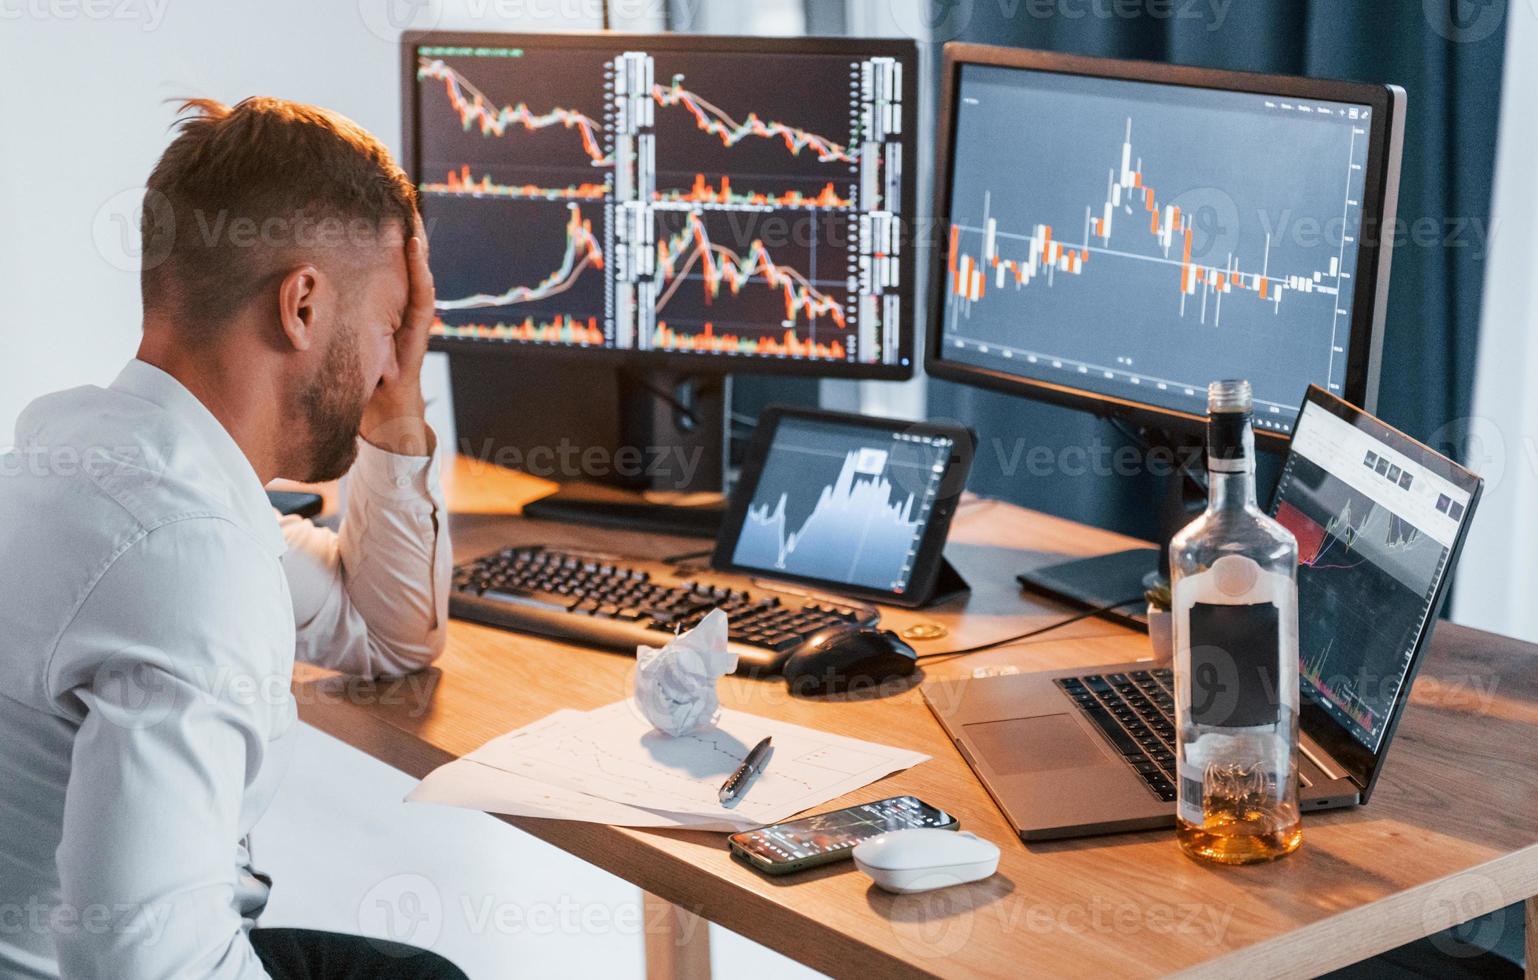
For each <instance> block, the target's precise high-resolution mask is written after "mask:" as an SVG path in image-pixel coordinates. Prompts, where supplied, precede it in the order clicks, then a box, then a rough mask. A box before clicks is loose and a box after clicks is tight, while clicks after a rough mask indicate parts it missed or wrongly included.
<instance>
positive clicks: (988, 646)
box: [918, 595, 1147, 660]
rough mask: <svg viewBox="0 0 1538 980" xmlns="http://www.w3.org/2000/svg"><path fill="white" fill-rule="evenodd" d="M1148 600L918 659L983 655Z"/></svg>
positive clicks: (1141, 598)
mask: <svg viewBox="0 0 1538 980" xmlns="http://www.w3.org/2000/svg"><path fill="white" fill-rule="evenodd" d="M1146 600H1147V596H1145V595H1139V596H1137V597H1136V598H1134V599H1123V600H1122V601H1121V602H1113V603H1111V604H1110V605H1108V606H1101V607H1099V608H1098V609H1089V610H1086V611H1085V612H1081V613H1075V614H1074V615H1072V616H1069V617H1067V618H1066V619H1060V620H1058V621H1057V622H1055V623H1048V624H1047V625H1046V626H1039V627H1037V628H1036V629H1033V630H1031V631H1030V632H1028V633H1021V634H1019V635H1018V636H1009V637H1005V638H1004V639H1002V640H994V641H993V642H991V643H980V644H978V645H977V646H975V647H964V648H962V649H960V650H946V651H944V652H940V651H936V652H934V653H921V654H919V656H918V659H919V660H932V659H934V658H936V657H961V656H965V655H967V654H969V653H982V652H983V651H984V650H992V649H995V648H997V647H1005V646H1009V645H1010V644H1011V643H1019V642H1020V641H1021V640H1029V639H1030V638H1031V637H1033V636H1040V635H1041V634H1043V633H1050V632H1052V631H1053V630H1060V629H1062V628H1063V627H1064V626H1072V625H1073V624H1074V623H1077V622H1080V621H1082V620H1085V619H1089V618H1090V617H1092V616H1099V615H1101V614H1102V613H1108V612H1111V611H1112V610H1114V609H1120V608H1121V607H1122V606H1130V605H1132V604H1133V603H1135V602H1144V601H1146Z"/></svg>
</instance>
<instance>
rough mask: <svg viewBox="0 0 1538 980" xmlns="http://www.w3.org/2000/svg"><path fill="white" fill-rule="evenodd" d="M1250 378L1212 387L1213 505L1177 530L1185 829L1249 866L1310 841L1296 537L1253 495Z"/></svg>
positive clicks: (1179, 752) (1220, 857)
mask: <svg viewBox="0 0 1538 980" xmlns="http://www.w3.org/2000/svg"><path fill="white" fill-rule="evenodd" d="M1251 412H1252V396H1251V392H1250V383H1249V382H1248V381H1215V382H1213V383H1212V384H1211V385H1210V386H1208V389H1207V476H1208V498H1207V509H1206V511H1205V512H1204V513H1203V514H1202V515H1201V516H1200V517H1198V518H1197V519H1196V520H1195V521H1193V522H1192V523H1191V524H1190V525H1188V526H1187V527H1186V528H1184V529H1183V530H1182V531H1181V532H1180V533H1179V534H1177V535H1176V536H1175V538H1174V540H1173V541H1171V542H1170V584H1171V593H1172V605H1173V613H1174V640H1175V664H1174V667H1175V716H1176V718H1175V720H1176V729H1177V731H1176V743H1177V744H1176V759H1177V767H1178V769H1177V779H1176V783H1177V793H1178V794H1179V795H1178V805H1177V810H1176V820H1177V826H1176V837H1177V839H1178V840H1179V842H1180V846H1181V848H1182V849H1184V850H1185V852H1186V853H1187V854H1189V855H1191V856H1192V857H1194V858H1197V859H1199V860H1205V861H1215V862H1218V863H1222V864H1250V863H1253V862H1257V861H1270V860H1274V859H1276V858H1279V857H1282V856H1283V855H1286V854H1291V853H1292V852H1293V851H1295V850H1297V848H1298V845H1299V844H1301V843H1302V842H1303V829H1302V823H1301V818H1300V815H1299V811H1298V584H1297V581H1298V578H1297V576H1298V543H1297V541H1296V539H1294V538H1293V536H1292V534H1291V533H1290V532H1289V531H1288V530H1287V529H1286V528H1284V527H1283V526H1282V525H1280V524H1278V523H1277V522H1276V521H1274V520H1272V519H1271V518H1269V517H1267V516H1266V515H1265V514H1264V513H1262V512H1261V510H1260V508H1259V507H1257V506H1256V505H1255V432H1254V428H1253V426H1252V423H1251Z"/></svg>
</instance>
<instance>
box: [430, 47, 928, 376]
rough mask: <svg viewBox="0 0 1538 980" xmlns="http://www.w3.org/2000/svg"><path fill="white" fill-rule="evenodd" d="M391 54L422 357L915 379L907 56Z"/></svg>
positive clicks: (794, 50) (847, 52)
mask: <svg viewBox="0 0 1538 980" xmlns="http://www.w3.org/2000/svg"><path fill="white" fill-rule="evenodd" d="M403 55H404V58H405V66H404V67H405V72H404V77H405V80H406V89H405V98H406V112H405V114H404V117H405V125H406V133H405V138H406V157H407V160H408V171H409V172H410V174H411V176H412V179H413V180H414V181H416V183H417V186H418V189H419V192H420V195H421V209H422V214H423V218H424V220H425V221H426V222H427V225H428V233H429V238H430V241H431V247H432V250H431V262H432V268H433V275H434V279H435V281H436V286H437V294H438V299H437V305H438V318H437V322H436V324H435V325H434V328H433V333H434V346H436V347H438V348H439V349H447V350H457V351H464V350H481V351H486V350H491V351H497V350H518V351H523V352H530V351H533V352H542V353H547V354H551V355H565V356H567V357H575V358H587V359H592V360H594V361H608V362H611V363H623V364H627V365H629V366H633V367H651V368H666V369H669V370H674V371H686V372H707V373H709V372H721V371H742V370H751V371H759V370H767V371H787V372H797V373H814V374H819V375H829V376H841V377H870V378H903V377H908V376H909V375H911V373H912V371H913V361H914V351H913V334H914V328H913V310H912V297H913V289H912V278H913V269H912V255H911V249H909V248H908V246H907V243H906V241H905V238H906V235H905V230H904V228H905V223H906V222H908V221H911V218H912V214H911V212H912V209H913V187H914V178H913V174H914V143H913V139H914V134H913V125H914V121H915V119H916V116H917V112H916V105H915V96H916V63H915V47H914V45H913V44H912V43H911V42H900V41H866V40H859V41H856V40H838V39H816V38H796V39H778V40H776V39H766V38H752V39H733V38H712V37H698V36H678V35H674V36H668V35H655V36H651V35H648V36H632V35H619V34H591V35H561V34H520V35H513V34H457V33H443V32H433V33H429V34H424V35H418V36H416V37H413V38H410V39H408V41H407V43H406V44H404V45H403Z"/></svg>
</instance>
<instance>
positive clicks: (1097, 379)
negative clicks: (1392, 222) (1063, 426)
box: [930, 51, 1397, 443]
mask: <svg viewBox="0 0 1538 980" xmlns="http://www.w3.org/2000/svg"><path fill="white" fill-rule="evenodd" d="M948 57H950V53H949V52H948ZM970 57H971V52H970V51H966V52H964V53H963V54H961V55H958V56H956V57H955V58H953V59H952V60H953V61H956V62H962V63H957V64H955V67H954V74H953V75H950V76H949V84H950V85H951V86H952V89H951V92H952V96H951V98H950V100H949V102H948V103H947V105H948V111H949V112H950V113H951V115H952V118H951V119H950V137H951V138H950V142H949V144H948V147H947V150H948V170H947V171H946V174H945V179H944V181H943V182H942V189H941V192H940V193H941V209H942V213H943V214H944V215H945V222H944V225H943V226H942V230H941V244H942V245H943V246H944V253H943V266H942V267H940V268H939V269H938V270H937V272H936V276H937V280H936V285H937V292H938V295H937V296H936V297H935V299H934V303H935V304H936V305H935V322H936V327H935V335H934V339H935V343H934V345H933V350H932V352H931V355H930V356H931V358H932V359H933V360H934V361H935V362H936V363H937V364H938V365H939V371H938V373H939V374H940V376H942V377H955V376H957V375H964V377H955V379H956V380H968V381H971V382H973V383H984V384H988V383H992V384H994V385H995V386H999V387H1003V388H1005V389H1007V390H1011V391H1021V390H1026V391H1027V392H1028V393H1031V394H1033V395H1035V396H1036V397H1041V398H1047V399H1049V400H1052V399H1054V398H1057V399H1058V400H1063V399H1065V398H1066V399H1068V400H1069V401H1070V402H1072V403H1073V404H1076V405H1079V407H1083V405H1082V403H1083V402H1086V401H1095V402H1097V403H1099V404H1101V405H1106V404H1110V403H1121V404H1123V405H1125V406H1128V407H1129V408H1131V409H1132V410H1134V411H1135V412H1140V413H1141V414H1142V415H1144V416H1150V417H1153V418H1156V419H1158V420H1160V421H1163V422H1165V423H1169V422H1172V421H1176V420H1182V421H1184V422H1194V420H1196V419H1198V418H1199V417H1201V416H1202V415H1203V414H1204V412H1205V407H1206V387H1207V383H1208V382H1209V381H1211V380H1212V379H1213V378H1224V377H1239V378H1248V379H1250V381H1251V383H1252V384H1253V385H1254V391H1255V409H1256V411H1255V425H1256V428H1257V431H1258V432H1259V433H1260V434H1262V435H1265V434H1270V435H1272V436H1275V437H1278V438H1277V439H1276V440H1275V441H1276V442H1278V443H1279V442H1280V438H1279V437H1282V436H1285V435H1287V434H1289V433H1290V432H1291V431H1292V427H1293V424H1294V422H1295V420H1296V416H1297V411H1298V403H1297V393H1298V392H1299V391H1302V390H1303V389H1304V388H1306V387H1307V386H1308V385H1309V384H1318V385H1320V386H1321V387H1324V388H1325V389H1326V390H1328V391H1330V392H1332V393H1334V394H1336V395H1339V396H1341V397H1347V398H1350V399H1351V400H1353V401H1354V402H1359V403H1363V404H1367V405H1369V406H1370V405H1371V403H1372V401H1373V395H1372V393H1371V389H1372V388H1374V387H1375V382H1373V381H1372V380H1370V379H1373V378H1375V375H1376V371H1375V370H1373V369H1372V368H1371V366H1370V363H1371V362H1373V361H1375V358H1376V352H1375V350H1374V344H1373V343H1372V341H1371V340H1370V337H1371V334H1372V331H1371V330H1370V329H1368V327H1370V326H1371V324H1372V323H1374V322H1376V320H1375V318H1376V317H1378V316H1379V312H1378V311H1377V310H1376V309H1375V303H1374V300H1375V297H1376V293H1375V291H1374V289H1373V288H1372V283H1373V282H1374V281H1375V280H1376V279H1377V278H1378V277H1379V276H1380V272H1379V269H1378V264H1377V261H1376V257H1377V255H1378V252H1379V250H1378V248H1377V244H1378V243H1377V238H1378V237H1379V236H1378V235H1377V227H1378V221H1379V220H1380V217H1381V215H1380V211H1381V210H1382V209H1383V208H1385V207H1392V204H1391V203H1389V204H1385V203H1384V194H1383V190H1382V188H1383V186H1384V185H1385V183H1386V182H1385V180H1384V179H1383V176H1382V172H1383V170H1384V169H1385V166H1384V163H1383V157H1384V155H1385V154H1384V150H1383V142H1384V139H1385V136H1384V134H1385V133H1386V132H1390V131H1392V132H1397V129H1395V128H1394V126H1393V119H1394V116H1395V114H1396V113H1395V110H1393V109H1392V108H1390V102H1389V96H1388V94H1387V90H1386V89H1385V88H1384V87H1376V88H1375V87H1373V86H1353V85H1350V84H1348V83H1315V82H1312V81H1310V80H1273V79H1267V78H1262V77H1261V76H1243V77H1233V78H1231V77H1229V76H1227V75H1225V76H1224V78H1223V79H1222V80H1221V83H1220V81H1218V80H1213V79H1205V78H1204V77H1203V76H1202V75H1201V73H1199V72H1193V71H1192V70H1189V69H1174V68H1166V67H1163V66H1139V65H1136V64H1135V63H1129V64H1126V65H1123V66H1111V67H1109V68H1107V67H1106V66H1105V65H1104V64H1103V63H1095V64H1094V65H1092V66H1086V65H1082V64H1079V63H1077V62H1074V60H1073V59H1068V58H1061V57H1060V56H1059V61H1061V62H1062V63H1061V65H1059V64H1058V62H1057V61H1052V60H1050V59H1051V57H1052V56H1046V55H1041V56H1039V57H1038V56H1035V55H1022V56H1020V58H1021V60H1026V61H1030V63H1032V64H1035V63H1037V61H1039V62H1040V63H1041V64H1042V65H1043V68H1044V69H1045V68H1046V67H1047V66H1049V65H1054V66H1058V67H1061V69H1062V70H1037V69H1034V68H1027V67H1018V66H1014V65H1009V66H1006V65H1001V64H987V63H970V62H969V61H968V59H969V58H970ZM984 60H986V58H984ZM1080 71H1082V72H1084V73H1079V72H1080ZM1099 71H1125V72H1126V73H1127V76H1129V77H1101V76H1100V75H1099V74H1095V73H1094V72H1099ZM1134 76H1141V77H1134ZM1164 77H1168V78H1169V79H1170V81H1168V82H1163V81H1159V80H1158V79H1161V78H1164ZM1235 84H1237V85H1239V86H1243V85H1244V84H1250V85H1253V86H1254V87H1255V89H1256V90H1255V91H1244V90H1240V89H1234V88H1231V86H1233V85H1235ZM1272 85H1274V86H1276V91H1266V90H1264V89H1266V88H1267V86H1272ZM1288 86H1293V87H1296V88H1297V89H1298V90H1299V91H1302V90H1304V89H1311V90H1314V91H1316V92H1317V91H1328V92H1331V93H1334V94H1337V95H1338V96H1339V97H1337V98H1324V97H1318V96H1317V95H1315V96H1310V97H1298V96H1296V95H1294V96H1285V95H1280V94H1276V93H1277V91H1285V90H1286V89H1287V87H1288ZM1347 96H1355V97H1356V98H1357V99H1360V101H1356V100H1352V99H1349V98H1346V97H1347ZM1043 134H1050V138H1043ZM1389 157H1390V158H1391V159H1392V158H1393V157H1392V154H1389Z"/></svg>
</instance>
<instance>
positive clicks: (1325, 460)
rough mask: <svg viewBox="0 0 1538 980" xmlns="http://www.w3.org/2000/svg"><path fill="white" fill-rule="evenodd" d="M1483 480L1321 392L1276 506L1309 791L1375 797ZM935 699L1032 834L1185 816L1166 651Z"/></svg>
mask: <svg viewBox="0 0 1538 980" xmlns="http://www.w3.org/2000/svg"><path fill="white" fill-rule="evenodd" d="M1482 486H1483V481H1482V480H1481V479H1480V478H1479V477H1477V476H1475V475H1474V474H1473V473H1470V472H1469V471H1468V470H1466V469H1464V468H1463V467H1462V466H1459V465H1458V464H1457V463H1454V462H1453V461H1452V460H1450V459H1448V458H1446V457H1445V456H1442V455H1441V454H1439V453H1437V452H1435V451H1433V450H1432V449H1430V448H1428V447H1426V446H1424V445H1422V444H1420V443H1418V442H1416V441H1414V440H1413V439H1411V438H1409V437H1408V436H1406V435H1404V434H1403V433H1401V432H1399V431H1397V430H1395V429H1392V428H1390V427H1389V426H1387V425H1385V424H1384V423H1383V422H1381V421H1379V420H1378V419H1376V418H1374V417H1372V416H1371V415H1369V414H1367V413H1366V412H1363V411H1361V410H1360V409H1357V408H1355V407H1353V406H1351V405H1349V404H1347V403H1346V402H1344V401H1341V400H1340V399H1339V398H1336V397H1335V396H1334V395H1331V394H1329V393H1328V392H1326V391H1324V390H1323V389H1321V388H1318V387H1313V388H1310V389H1309V392H1308V395H1307V397H1306V398H1305V400H1304V403H1303V407H1302V410H1301V412H1300V414H1299V417H1298V423H1297V426H1296V428H1295V431H1294V434H1293V437H1292V442H1291V444H1290V446H1289V448H1288V453H1287V458H1286V461H1285V463H1284V464H1283V468H1282V475H1281V479H1280V481H1279V482H1278V484H1277V489H1276V496H1275V500H1274V502H1273V503H1272V507H1271V515H1272V516H1273V517H1275V518H1276V519H1277V520H1279V521H1280V522H1281V523H1282V524H1284V525H1285V526H1286V527H1287V528H1288V529H1289V530H1291V531H1292V533H1293V535H1294V536H1295V537H1296V538H1297V539H1298V553H1299V558H1298V651H1299V660H1300V663H1299V674H1300V680H1299V683H1300V686H1301V694H1302V698H1301V707H1300V711H1299V726H1298V727H1299V739H1300V743H1301V744H1300V749H1301V751H1300V752H1299V780H1300V786H1299V794H1298V796H1299V803H1300V805H1301V807H1302V809H1303V810H1304V811H1305V812H1308V811H1313V810H1325V809H1331V808H1335V807H1346V806H1355V805H1357V804H1361V803H1365V802H1367V799H1368V797H1369V796H1370V795H1371V794H1372V789H1373V785H1374V783H1375V782H1376V780H1377V778H1378V774H1379V773H1380V772H1381V771H1382V766H1383V758H1384V755H1385V754H1386V753H1387V752H1388V747H1389V743H1390V741H1391V740H1392V739H1393V736H1394V728H1395V726H1396V725H1397V724H1398V722H1399V718H1400V715H1401V714H1402V713H1403V711H1404V706H1405V704H1406V702H1407V701H1408V700H1409V695H1410V685H1411V683H1412V682H1413V681H1414V679H1415V672H1416V670H1417V669H1418V668H1419V666H1420V662H1421V659H1422V658H1423V656H1424V654H1425V651H1426V647H1427V645H1428V643H1429V641H1430V639H1431V633H1432V630H1433V628H1434V627H1435V625H1436V620H1437V615H1438V613H1439V612H1440V610H1441V607H1442V603H1443V600H1444V599H1445V597H1446V594H1447V584H1448V580H1449V579H1450V578H1451V576H1452V572H1453V568H1454V567H1455V566H1456V564H1457V560H1458V554H1459V551H1460V549H1461V548H1462V545H1463V540H1464V536H1465V535H1466V533H1467V531H1468V527H1469V522H1470V521H1471V520H1472V518H1473V515H1474V509H1475V506H1476V505H1477V504H1478V502H1479V496H1480V492H1481V490H1482ZM923 692H924V698H925V701H926V702H927V703H928V704H929V707H930V710H931V711H933V712H934V714H935V717H936V718H938V719H939V721H940V724H941V725H943V726H944V728H945V730H946V732H947V733H948V734H949V735H950V737H951V739H952V740H953V741H954V742H955V743H956V747H957V748H958V749H959V750H960V751H961V754H962V756H963V757H964V758H965V759H966V760H967V763H968V764H969V765H970V766H971V767H972V769H973V770H974V771H975V772H976V773H977V775H978V778H979V779H980V780H982V783H983V785H984V786H985V787H987V789H988V792H989V793H990V794H991V795H992V796H993V798H994V801H995V802H997V803H998V805H999V808H1000V809H1002V810H1003V811H1004V815H1005V816H1006V817H1007V818H1008V819H1009V820H1010V821H1011V822H1012V823H1013V824H1014V826H1015V829H1016V830H1017V831H1018V832H1019V833H1020V836H1021V837H1022V838H1023V839H1025V840H1050V839H1054V838H1063V837H1079V836H1088V835H1092V834H1102V833H1113V832H1120V831H1130V830H1145V829H1150V828H1158V827H1166V826H1171V825H1173V824H1174V822H1175V782H1174V769H1175V755H1174V736H1175V724H1174V678H1173V675H1172V672H1171V671H1170V669H1169V668H1168V666H1167V665H1156V664H1155V663H1153V661H1151V660H1149V661H1142V662H1137V663H1124V664H1114V665H1111V666H1107V667H1097V668H1094V669H1086V668H1078V669H1074V670H1058V671H1050V672H1044V673H1033V674H1017V675H1013V676H1008V677H994V678H984V679H974V680H964V681H960V682H952V683H946V684H935V685H929V686H926V687H925V688H924V689H923Z"/></svg>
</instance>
